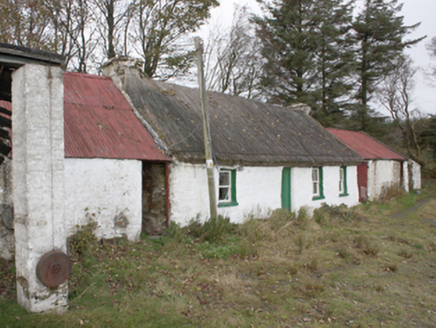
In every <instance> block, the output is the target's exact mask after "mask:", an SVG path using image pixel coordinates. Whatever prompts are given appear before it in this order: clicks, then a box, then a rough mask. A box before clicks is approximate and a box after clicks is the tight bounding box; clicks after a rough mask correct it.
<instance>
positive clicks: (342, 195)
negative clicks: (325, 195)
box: [339, 193, 350, 197]
mask: <svg viewBox="0 0 436 328" xmlns="http://www.w3.org/2000/svg"><path fill="white" fill-rule="evenodd" d="M347 196H350V194H347V193H345V194H339V197H347Z"/></svg>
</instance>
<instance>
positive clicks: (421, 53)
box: [201, 0, 436, 114]
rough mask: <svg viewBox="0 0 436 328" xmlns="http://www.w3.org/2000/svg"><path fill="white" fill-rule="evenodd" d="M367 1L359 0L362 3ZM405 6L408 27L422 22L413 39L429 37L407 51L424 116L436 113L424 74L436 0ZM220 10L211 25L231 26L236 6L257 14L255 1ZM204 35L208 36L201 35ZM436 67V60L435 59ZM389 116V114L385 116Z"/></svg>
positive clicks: (225, 0)
mask: <svg viewBox="0 0 436 328" xmlns="http://www.w3.org/2000/svg"><path fill="white" fill-rule="evenodd" d="M363 1H365V0H357V2H358V3H359V2H363ZM401 2H402V3H404V6H403V12H402V14H403V15H404V20H405V24H406V25H412V24H415V23H418V22H421V25H420V26H419V27H418V28H417V29H416V30H415V31H414V32H413V33H412V34H411V35H410V38H418V37H421V36H424V35H427V39H425V40H424V41H422V42H421V43H420V44H418V45H416V46H414V47H413V48H412V49H410V50H408V52H409V54H410V55H411V57H412V59H413V60H414V62H415V65H416V66H419V67H420V71H419V72H418V73H417V75H416V78H415V82H416V86H415V90H414V94H413V99H414V102H413V107H418V108H419V109H420V110H421V111H422V112H424V113H431V114H436V85H433V86H430V85H429V81H428V79H427V78H425V74H424V72H425V71H428V68H429V65H430V63H431V59H430V57H429V54H428V52H427V51H426V49H425V44H426V43H428V42H429V40H430V39H431V38H432V37H433V36H436V0H403V1H401V0H400V3H401ZM220 3H221V5H220V7H218V8H215V9H213V11H212V19H211V24H217V22H219V23H220V24H221V25H223V26H225V25H226V24H227V25H230V24H231V21H232V15H233V8H234V4H235V3H236V4H238V5H241V6H242V5H247V7H249V8H251V9H252V10H253V11H256V12H258V11H259V9H258V4H257V1H256V0H220ZM201 34H202V35H205V34H203V33H201ZM433 63H434V65H436V59H434V60H433ZM384 114H386V113H384Z"/></svg>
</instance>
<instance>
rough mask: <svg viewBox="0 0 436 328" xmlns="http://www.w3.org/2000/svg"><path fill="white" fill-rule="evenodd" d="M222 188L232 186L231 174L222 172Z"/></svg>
mask: <svg viewBox="0 0 436 328" xmlns="http://www.w3.org/2000/svg"><path fill="white" fill-rule="evenodd" d="M220 186H230V172H220Z"/></svg>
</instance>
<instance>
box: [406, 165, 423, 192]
mask: <svg viewBox="0 0 436 328" xmlns="http://www.w3.org/2000/svg"><path fill="white" fill-rule="evenodd" d="M409 167H410V169H409V170H410V180H411V181H410V186H411V188H412V189H414V190H417V189H421V165H419V164H418V163H417V162H415V161H412V160H409Z"/></svg>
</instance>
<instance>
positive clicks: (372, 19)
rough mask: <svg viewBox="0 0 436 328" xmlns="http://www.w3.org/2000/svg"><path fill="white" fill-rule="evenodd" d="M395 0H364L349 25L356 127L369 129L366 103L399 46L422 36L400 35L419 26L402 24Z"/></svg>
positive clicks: (367, 103)
mask: <svg viewBox="0 0 436 328" xmlns="http://www.w3.org/2000/svg"><path fill="white" fill-rule="evenodd" d="M401 7H402V5H401V4H398V0H388V1H387V0H365V3H364V7H363V10H362V12H361V13H360V14H359V15H358V16H357V17H356V19H355V21H354V24H353V29H354V31H355V41H356V47H357V49H356V50H357V51H356V64H357V85H358V90H357V95H356V99H357V101H358V106H357V110H356V113H355V119H356V123H357V126H356V128H357V129H360V130H364V131H369V130H370V129H371V125H372V123H371V122H372V120H371V114H372V112H373V110H372V109H371V108H370V107H369V102H370V100H371V97H372V96H373V95H374V93H375V91H376V89H377V84H378V82H379V81H380V80H381V79H382V77H383V76H385V75H386V74H387V73H388V72H389V71H390V69H391V66H390V65H391V63H392V62H394V60H395V59H396V58H398V57H399V56H401V55H402V53H403V50H404V49H405V48H407V47H409V46H411V45H413V44H416V43H418V42H419V41H421V40H422V39H423V38H419V39H414V40H408V41H405V40H404V38H405V36H407V34H409V33H410V32H411V31H412V30H413V29H415V28H416V27H418V26H419V23H418V24H415V25H412V26H405V25H404V22H403V16H400V15H399V13H400V11H401Z"/></svg>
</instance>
